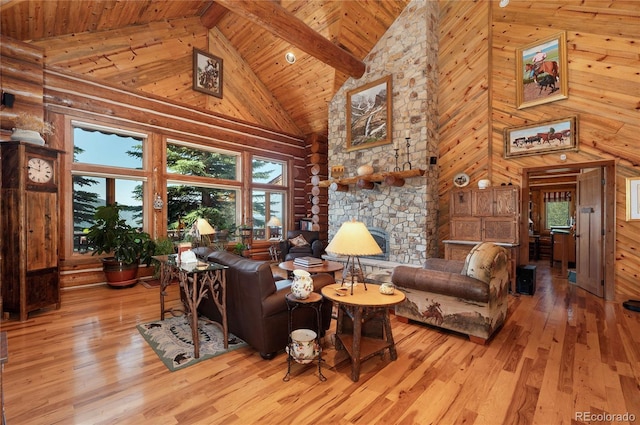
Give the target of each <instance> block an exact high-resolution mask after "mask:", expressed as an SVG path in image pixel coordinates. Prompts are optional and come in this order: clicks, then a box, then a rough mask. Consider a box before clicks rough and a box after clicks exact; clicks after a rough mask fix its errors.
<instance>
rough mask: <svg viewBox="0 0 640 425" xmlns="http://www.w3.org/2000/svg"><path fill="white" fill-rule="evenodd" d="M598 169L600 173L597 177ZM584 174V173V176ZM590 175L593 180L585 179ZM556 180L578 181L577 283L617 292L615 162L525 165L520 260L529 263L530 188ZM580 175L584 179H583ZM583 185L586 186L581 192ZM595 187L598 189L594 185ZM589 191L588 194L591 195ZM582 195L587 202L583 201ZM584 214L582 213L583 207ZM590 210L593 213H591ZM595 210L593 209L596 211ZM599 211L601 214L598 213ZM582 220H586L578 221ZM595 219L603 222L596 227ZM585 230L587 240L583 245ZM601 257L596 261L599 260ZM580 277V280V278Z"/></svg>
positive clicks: (609, 294)
mask: <svg viewBox="0 0 640 425" xmlns="http://www.w3.org/2000/svg"><path fill="white" fill-rule="evenodd" d="M594 173H595V175H596V177H594ZM580 176H582V177H580ZM585 176H589V179H590V180H588V181H587V180H585V178H586V177H585ZM551 179H553V183H552V184H556V185H560V184H571V183H572V182H573V184H575V188H576V191H577V193H578V196H577V198H578V199H577V204H576V219H577V222H576V240H577V241H578V242H577V245H578V247H577V249H576V284H577V285H578V286H581V287H583V288H584V289H586V290H587V291H589V292H593V293H594V294H595V295H597V296H599V297H604V298H605V299H606V300H613V299H614V296H615V280H614V258H615V257H614V239H615V237H614V236H615V215H614V214H615V193H616V192H615V163H614V161H595V162H588V163H576V164H567V165H566V166H565V165H562V166H559V165H555V166H544V167H532V168H525V169H523V172H522V193H521V197H520V200H521V209H520V210H521V211H523V214H522V219H521V220H520V252H519V254H520V255H519V256H520V261H519V262H520V264H528V263H529V261H530V260H529V219H528V218H529V216H528V214H526V212H528V211H529V210H530V204H529V192H530V190H531V188H532V187H534V186H539V185H541V184H547V183H540V182H541V181H542V182H544V181H546V182H551V181H552V180H551ZM579 179H582V181H581V182H580V181H579ZM579 185H582V186H583V189H585V188H586V187H587V186H589V188H588V189H585V190H584V191H583V193H582V194H580V193H579V191H580V189H579ZM594 187H596V188H598V189H594ZM587 195H588V196H587ZM581 199H582V200H583V201H584V204H581ZM581 208H582V211H584V212H585V213H584V214H581V213H580V211H581V210H580V209H581ZM587 210H589V214H587V213H586V212H587ZM592 210H593V211H592ZM596 211H597V214H595V213H596ZM579 220H582V223H580V222H578V221H579ZM594 222H595V223H596V224H597V223H600V224H601V226H600V227H598V226H596V227H593V226H592V225H593V224H594ZM583 231H584V232H585V233H584V241H585V242H584V243H582V248H580V244H581V240H582V239H581V238H582V237H583V233H582V232H583ZM596 259H597V261H594V260H596ZM578 280H579V282H578Z"/></svg>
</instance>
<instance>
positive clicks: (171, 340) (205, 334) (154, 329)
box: [136, 316, 247, 372]
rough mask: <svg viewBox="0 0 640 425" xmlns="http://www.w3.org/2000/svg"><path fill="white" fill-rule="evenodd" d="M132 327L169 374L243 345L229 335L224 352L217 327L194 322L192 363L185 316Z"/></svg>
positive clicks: (244, 343) (191, 349)
mask: <svg viewBox="0 0 640 425" xmlns="http://www.w3.org/2000/svg"><path fill="white" fill-rule="evenodd" d="M136 327H137V328H138V331H139V332H140V334H141V335H142V336H143V337H144V339H145V340H146V341H147V343H149V345H150V346H151V348H153V351H155V352H156V354H157V355H158V357H160V359H161V360H162V362H163V363H164V364H165V366H167V368H168V369H169V370H170V371H172V372H174V371H176V370H180V369H184V368H185V367H187V366H191V365H194V364H196V363H199V362H201V361H203V360H207V359H210V358H212V357H216V356H219V355H221V354H224V353H228V352H229V351H233V350H237V349H238V348H241V347H244V346H246V345H247V343H246V342H244V341H243V340H241V339H240V338H238V337H236V336H235V335H233V334H231V333H229V348H227V349H225V348H224V338H223V335H222V330H221V329H220V327H218V326H217V325H215V324H213V323H210V322H207V321H205V320H202V319H200V320H198V330H199V332H200V336H199V338H200V357H199V358H197V359H196V358H194V357H193V340H192V338H191V327H190V326H189V323H187V319H186V316H177V317H170V318H167V319H165V320H158V321H155V322H149V323H143V324H141V325H138V326H136Z"/></svg>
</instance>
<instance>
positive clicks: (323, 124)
mask: <svg viewBox="0 0 640 425" xmlns="http://www.w3.org/2000/svg"><path fill="white" fill-rule="evenodd" d="M408 3H409V0H385V1H366V2H364V1H341V0H282V1H280V2H273V1H260V2H254V1H247V0H220V2H214V1H212V0H182V1H175V0H152V1H137V0H136V1H123V0H73V1H68V0H61V1H51V0H2V2H0V30H1V32H2V34H3V35H4V36H7V37H11V38H15V39H18V40H22V41H26V42H29V43H34V44H37V45H40V46H43V47H45V62H46V64H47V66H60V67H63V68H65V69H66V70H68V71H72V72H79V73H81V74H82V73H84V74H85V75H91V76H93V77H97V78H101V77H108V79H109V80H110V81H111V82H114V83H118V84H123V85H126V86H127V87H129V88H132V89H136V90H142V91H145V90H146V91H149V92H153V93H154V94H156V95H162V96H167V97H169V98H171V99H175V100H179V101H185V99H186V102H188V103H192V104H194V105H196V106H202V105H198V104H197V102H195V101H193V102H190V101H191V100H194V99H195V97H194V95H193V93H190V92H191V87H190V84H187V83H185V82H186V81H188V82H190V81H191V80H190V77H189V78H186V77H184V76H183V79H182V80H181V81H180V82H179V83H176V84H175V87H174V88H173V90H171V91H169V90H163V91H164V93H163V91H159V90H158V87H159V86H160V81H161V80H164V81H162V87H167V82H166V80H167V78H168V76H169V75H171V74H177V72H175V71H174V72H173V73H171V72H168V68H169V67H171V66H173V67H174V68H173V69H174V70H175V65H176V64H175V63H172V61H170V60H168V58H167V57H166V52H165V53H163V52H160V51H156V54H155V55H153V54H148V53H146V54H145V57H146V58H147V59H146V60H145V61H142V60H141V58H137V59H136V60H137V61H138V62H140V63H138V64H137V65H136V66H135V69H134V70H133V71H132V72H131V71H130V72H120V73H111V74H109V73H108V71H106V70H104V69H103V68H102V67H107V66H108V65H109V62H113V60H114V59H115V58H116V56H115V53H114V52H113V50H112V49H113V46H109V49H111V50H110V51H109V52H101V45H97V43H96V44H94V45H86V44H83V45H72V44H70V43H72V40H74V39H75V40H87V39H89V37H87V35H93V38H92V39H93V40H96V39H97V38H96V35H100V34H101V33H104V34H105V37H113V36H114V35H120V36H122V35H123V33H124V34H127V33H128V32H129V31H133V30H135V29H136V28H140V27H143V28H144V27H149V28H150V29H153V28H155V27H157V26H166V27H167V28H170V29H172V30H173V31H176V28H178V27H180V28H184V29H185V31H186V33H185V34H184V35H181V34H180V33H179V32H177V31H176V34H175V35H174V37H181V36H182V37H184V38H185V39H187V40H189V41H187V42H186V43H184V44H182V46H183V47H182V51H181V52H172V56H171V58H172V59H173V58H177V57H179V58H180V59H181V61H182V62H189V67H188V68H185V69H184V70H185V71H186V72H184V73H185V74H187V73H189V70H190V67H191V64H190V54H191V48H190V47H189V46H193V47H197V46H196V43H193V45H192V44H190V42H192V40H190V39H189V32H188V30H187V28H191V27H190V26H188V25H186V24H185V22H189V23H190V25H192V23H193V19H197V21H195V22H196V25H198V26H201V29H203V30H204V31H206V30H207V29H209V34H214V33H215V37H217V38H221V37H220V35H221V36H222V39H226V40H227V42H228V44H229V45H230V46H231V48H232V49H234V50H235V52H234V54H235V55H236V56H239V57H240V58H241V60H242V61H243V62H244V63H245V64H246V66H247V67H248V68H249V69H250V70H251V71H252V73H253V74H254V75H255V77H256V78H257V80H258V81H259V82H260V83H261V85H263V86H264V87H266V89H267V90H268V92H270V94H271V96H272V99H274V101H275V102H277V103H278V104H279V108H281V109H282V110H283V111H284V112H285V113H286V114H288V117H286V119H284V120H283V121H290V122H292V123H293V124H294V125H293V126H291V127H289V128H288V130H289V131H292V132H297V133H299V134H300V135H308V134H312V133H318V134H324V135H326V134H327V126H328V122H327V121H328V103H329V101H330V100H331V98H332V97H333V95H334V94H335V92H336V90H337V89H339V88H340V86H341V85H342V84H343V83H344V81H346V79H347V78H349V77H350V76H353V77H355V78H359V77H360V76H361V75H362V73H363V72H364V70H365V68H364V64H363V62H362V60H363V59H364V58H365V57H366V55H367V54H368V53H369V51H370V50H371V49H372V48H373V47H374V45H375V44H376V42H377V41H378V40H379V39H380V37H382V35H383V34H384V33H385V32H386V30H387V28H389V26H390V25H391V24H392V23H393V21H394V20H395V19H396V18H397V17H398V15H399V14H400V13H401V12H402V10H403V9H404V7H405V6H406V5H407V4H408ZM174 23H175V24H176V25H174ZM114 31H115V33H114ZM149 34H153V31H151V30H150V31H149ZM71 37H73V38H71ZM209 38H211V36H210V37H209ZM124 39H125V40H126V38H124ZM63 40H64V41H63ZM154 41H156V40H153V39H149V40H146V41H142V40H139V39H136V40H135V42H136V43H141V42H144V43H145V45H144V46H143V47H148V45H147V44H146V43H148V44H153V43H154ZM131 42H133V41H131ZM62 44H63V46H60V45H62ZM158 44H160V46H159V47H162V48H164V49H165V50H166V47H165V46H162V43H158ZM56 45H58V47H57V49H58V50H55V54H54V48H56V47H54V46H56ZM184 46H187V47H189V48H188V49H187V48H185V47H184ZM72 47H73V48H72ZM48 48H50V49H51V54H50V55H49V54H48V53H47V49H48ZM63 49H64V50H63ZM78 49H80V50H82V51H85V52H86V53H85V54H84V55H83V54H82V53H81V52H78ZM105 50H106V47H105ZM120 50H121V52H120V54H121V55H122V54H129V55H131V53H132V51H133V49H132V46H130V45H129V46H127V45H122V46H121V47H120ZM288 51H293V52H294V53H295V54H296V56H297V61H296V63H295V64H294V65H289V64H287V63H286V61H285V59H284V55H285V53H286V52H288ZM212 53H214V52H212ZM214 54H215V53H214ZM112 55H113V56H112ZM52 62H54V63H52ZM80 62H82V63H80ZM136 73H137V75H136ZM118 75H119V76H120V77H119V76H118ZM124 76H126V80H125V77H124ZM118 78H120V81H117V79H118ZM226 78H233V76H229V75H227V76H226ZM204 107H208V108H209V109H212V110H216V109H215V104H213V105H212V104H211V103H210V102H209V103H207V102H205V103H204ZM228 109H229V110H232V108H228ZM236 109H237V107H236ZM224 112H225V113H227V114H231V115H233V113H230V112H229V111H227V110H225V111H224ZM237 115H238V116H237V117H238V118H246V115H245V116H243V115H242V114H241V113H238V114H237ZM259 123H260V122H259ZM260 124H263V123H260Z"/></svg>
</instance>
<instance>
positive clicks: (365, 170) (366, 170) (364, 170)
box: [356, 164, 373, 176]
mask: <svg viewBox="0 0 640 425" xmlns="http://www.w3.org/2000/svg"><path fill="white" fill-rule="evenodd" d="M356 172H357V173H358V175H359V176H368V175H369V174H373V167H372V166H371V165H369V164H365V165H361V166H359V167H358V169H357V170H356Z"/></svg>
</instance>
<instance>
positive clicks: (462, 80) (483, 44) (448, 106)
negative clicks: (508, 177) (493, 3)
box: [438, 0, 491, 257]
mask: <svg viewBox="0 0 640 425" xmlns="http://www.w3.org/2000/svg"><path fill="white" fill-rule="evenodd" d="M461 21H464V25H462V24H461ZM488 34H489V9H488V7H487V3H485V2H483V1H480V2H463V1H456V0H453V1H441V2H440V28H439V37H440V40H439V59H438V67H439V76H438V109H439V131H440V144H439V145H438V149H439V153H438V155H439V157H440V159H439V173H440V174H439V179H438V195H439V200H440V204H439V208H440V212H439V225H438V246H439V248H438V251H439V252H440V253H442V255H440V256H441V257H443V256H444V248H443V244H442V241H443V240H445V239H448V238H449V192H450V191H451V190H452V189H453V188H454V185H453V178H454V176H455V175H456V174H458V173H462V172H464V173H467V174H468V175H469V177H470V178H471V183H470V184H472V185H475V184H477V181H478V180H480V179H485V178H489V179H491V175H490V173H491V167H490V166H491V162H490V159H489V146H490V145H489V142H488V141H489V125H490V123H489V114H488V110H489V96H490V92H489V44H488V42H487V40H488V39H489V35H488Z"/></svg>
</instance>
